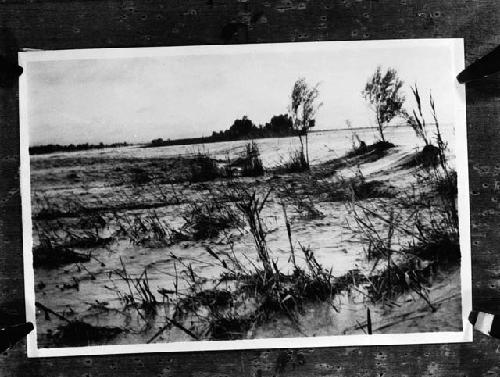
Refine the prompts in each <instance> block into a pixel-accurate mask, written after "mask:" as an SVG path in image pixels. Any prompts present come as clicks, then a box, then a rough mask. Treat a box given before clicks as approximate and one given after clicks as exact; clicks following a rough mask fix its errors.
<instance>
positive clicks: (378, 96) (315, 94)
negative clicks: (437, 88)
mask: <svg viewBox="0 0 500 377" xmlns="http://www.w3.org/2000/svg"><path fill="white" fill-rule="evenodd" d="M403 84H404V83H403V81H402V80H401V79H400V78H399V77H398V74H397V71H396V70H395V69H393V68H388V69H387V70H386V71H385V72H383V71H382V68H381V67H380V66H379V67H377V69H376V71H375V73H374V74H373V75H372V76H371V77H369V78H368V80H367V82H366V85H365V88H364V89H363V91H362V92H361V95H362V96H363V98H365V100H366V101H367V102H368V104H369V106H370V108H371V109H372V110H373V112H374V113H375V119H376V122H377V130H378V133H379V136H380V140H381V141H383V142H385V141H386V137H385V129H386V128H387V126H388V125H389V124H390V122H391V121H392V120H393V119H394V118H395V117H398V116H400V117H402V118H403V119H405V120H406V121H407V123H408V124H409V125H411V126H412V127H413V128H414V130H415V132H416V133H417V136H419V137H421V136H422V135H423V132H424V131H425V122H424V121H423V115H422V111H421V106H420V101H419V100H420V98H419V95H418V90H417V88H416V86H415V87H414V88H413V87H412V92H413V94H414V96H415V98H416V100H417V103H418V110H419V112H418V113H417V112H415V111H413V114H408V113H407V112H406V111H405V110H404V109H403V104H404V102H405V96H404V94H403V93H402V87H403ZM318 98H319V83H317V84H316V85H310V84H308V83H307V82H306V80H305V78H299V79H298V80H297V81H296V82H295V83H294V85H293V88H292V92H291V95H290V102H289V106H288V113H287V114H280V115H275V116H273V117H272V118H271V120H270V121H269V122H268V123H266V124H265V125H259V126H256V125H255V124H254V123H253V122H252V120H251V119H249V118H248V117H247V116H246V115H245V116H243V117H242V118H241V119H236V120H235V121H234V122H233V124H232V125H231V127H230V128H229V129H228V130H224V131H213V133H212V135H211V136H207V137H202V138H190V139H177V140H166V141H165V140H163V139H161V138H160V139H155V140H153V141H152V143H151V146H162V145H177V144H197V143H205V142H216V141H230V140H241V139H252V138H264V137H284V136H297V137H298V138H299V141H300V150H299V151H298V152H299V155H300V160H301V164H303V165H304V168H307V167H308V166H309V145H308V133H309V130H310V129H311V128H312V127H314V126H315V118H316V114H317V112H318V110H319V109H320V107H321V106H322V103H321V102H319V101H318ZM433 105H434V103H433V101H432V99H431V106H432V108H433V109H434V107H433ZM424 136H425V134H424ZM424 141H425V142H426V144H428V140H427V137H426V136H425V137H424Z"/></svg>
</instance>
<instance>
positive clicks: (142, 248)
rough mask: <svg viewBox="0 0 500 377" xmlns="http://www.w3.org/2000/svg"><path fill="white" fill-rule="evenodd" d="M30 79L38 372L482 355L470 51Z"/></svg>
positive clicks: (28, 161)
mask: <svg viewBox="0 0 500 377" xmlns="http://www.w3.org/2000/svg"><path fill="white" fill-rule="evenodd" d="M19 60H20V64H21V65H22V67H23V69H24V73H23V75H22V77H21V82H20V93H19V95H20V119H21V191H22V214H23V238H24V239H23V243H24V263H25V265H24V273H25V296H26V310H27V316H28V319H29V320H31V321H32V322H33V323H34V324H35V331H34V332H32V333H31V334H30V335H29V337H28V354H29V356H31V357H41V356H66V355H82V354H86V355H91V354H112V353H129V352H162V351H168V352H176V351H201V350H216V349H242V348H247V349H250V348H275V347H317V346H337V345H373V344H415V343H446V342H463V341H471V340H472V333H471V330H470V329H469V328H468V326H467V325H466V323H467V316H468V314H469V312H470V310H471V276H470V234H469V233H470V231H469V192H468V176H467V144H466V130H465V126H466V124H465V89H464V87H463V86H460V85H459V84H458V83H457V81H456V74H457V72H459V71H460V70H461V69H463V64H464V53H463V41H462V40H461V39H433V40H428V39H422V40H397V41H396V40H387V41H358V42H309V43H284V44H261V45H258V44H257V45H234V46H229V45H227V46H189V47H158V48H128V49H93V50H64V51H63V50H61V51H27V52H22V53H20V54H19Z"/></svg>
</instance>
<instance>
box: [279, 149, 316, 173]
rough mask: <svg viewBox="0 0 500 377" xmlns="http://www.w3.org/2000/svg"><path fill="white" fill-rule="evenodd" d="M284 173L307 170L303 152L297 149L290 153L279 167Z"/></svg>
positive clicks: (307, 165) (307, 166)
mask: <svg viewBox="0 0 500 377" xmlns="http://www.w3.org/2000/svg"><path fill="white" fill-rule="evenodd" d="M279 170H280V171H283V172H285V173H301V172H304V171H307V170H309V164H308V163H307V161H306V158H305V156H304V153H303V152H302V151H301V150H300V149H298V150H296V151H294V152H292V153H290V160H289V161H287V162H285V163H284V164H283V165H282V166H281V167H280V169H279Z"/></svg>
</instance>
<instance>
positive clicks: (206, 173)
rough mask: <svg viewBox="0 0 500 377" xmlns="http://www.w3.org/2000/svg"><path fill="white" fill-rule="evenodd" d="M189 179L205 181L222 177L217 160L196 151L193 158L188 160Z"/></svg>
mask: <svg viewBox="0 0 500 377" xmlns="http://www.w3.org/2000/svg"><path fill="white" fill-rule="evenodd" d="M189 168H190V173H191V174H190V181H191V182H205V181H211V180H214V179H217V178H221V177H223V174H222V171H221V169H219V167H218V166H217V162H216V161H215V160H214V159H213V158H211V157H210V156H208V155H207V154H204V153H201V152H198V153H197V154H196V155H195V157H194V158H192V159H191V160H190V161H189Z"/></svg>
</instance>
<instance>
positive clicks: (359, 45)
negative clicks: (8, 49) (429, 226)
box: [19, 38, 472, 358]
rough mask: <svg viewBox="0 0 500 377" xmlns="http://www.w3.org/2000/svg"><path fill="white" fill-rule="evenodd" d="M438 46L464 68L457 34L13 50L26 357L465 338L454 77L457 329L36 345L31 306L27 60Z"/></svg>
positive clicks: (465, 187) (461, 130)
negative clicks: (18, 70) (17, 73)
mask: <svg viewBox="0 0 500 377" xmlns="http://www.w3.org/2000/svg"><path fill="white" fill-rule="evenodd" d="M425 46H432V47H443V48H450V49H451V51H452V61H451V63H450V67H451V72H450V79H454V76H455V75H456V74H458V73H459V72H461V71H462V70H463V69H464V43H463V39H462V38H443V39H399V40H370V41H330V42H301V43H273V44H251V45H231V46H221V45H207V46H183V47H151V48H149V47H148V48H145V47H141V48H107V49H81V50H57V51H27V52H20V53H19V64H20V65H21V66H22V67H23V69H24V71H25V73H24V74H23V75H21V77H20V80H19V111H20V188H21V205H22V227H23V262H24V293H25V306H26V320H27V321H30V322H32V323H33V325H34V331H32V332H31V333H30V334H29V335H28V339H27V355H28V357H30V358H31V357H54V356H77V355H85V356H90V355H110V354H128V353H148V352H193V351H222V350H242V349H267V348H314V347H340V346H369V345H409V344H432V343H460V342H471V341H472V325H471V324H470V323H469V321H468V316H469V313H470V312H471V310H472V275H471V255H470V206H469V178H468V159H467V131H466V114H465V111H466V105H465V104H466V102H465V86H464V85H461V84H459V83H458V81H457V80H455V81H454V82H455V91H454V93H453V96H454V109H455V113H454V126H455V141H456V146H455V155H456V170H457V177H458V208H459V234H460V250H461V256H462V257H461V266H460V275H461V296H462V331H457V332H419V333H403V334H372V335H363V334H361V335H340V336H321V337H303V338H268V339H247V340H231V341H193V342H172V343H155V344H133V345H132V344H131V345H103V346H86V347H64V348H38V344H37V324H36V308H35V284H34V268H33V253H32V245H33V240H32V219H31V196H30V156H29V132H28V131H29V125H28V103H27V89H28V88H27V85H28V82H27V74H26V70H27V63H29V62H37V61H57V60H82V59H117V58H136V57H158V56H179V55H210V54H212V55H215V54H221V53H223V54H240V53H248V52H255V53H262V52H288V51H318V50H321V49H326V50H328V49H331V48H332V47H335V48H346V49H363V48H367V47H370V48H377V47H381V48H382V47H383V48H387V47H389V48H392V47H393V48H397V47H425Z"/></svg>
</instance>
